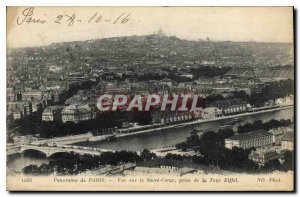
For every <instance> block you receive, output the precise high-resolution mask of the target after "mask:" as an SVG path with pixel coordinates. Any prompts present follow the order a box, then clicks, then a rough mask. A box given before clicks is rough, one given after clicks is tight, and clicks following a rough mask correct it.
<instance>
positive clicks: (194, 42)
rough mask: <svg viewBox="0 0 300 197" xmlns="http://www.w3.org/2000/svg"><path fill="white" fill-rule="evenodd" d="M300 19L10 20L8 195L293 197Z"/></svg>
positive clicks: (199, 11)
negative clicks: (242, 195) (280, 194)
mask: <svg viewBox="0 0 300 197" xmlns="http://www.w3.org/2000/svg"><path fill="white" fill-rule="evenodd" d="M294 51H295V49H294V8H293V7H83V6H80V7H46V6H26V7H14V6H8V7H7V8H6V184H7V185H6V189H7V190H8V191H289V192H291V191H294V190H295V186H294V183H295V180H294V178H295V170H294V169H295V132H296V131H295V121H296V120H295V114H294V113H295V86H296V85H295V80H296V73H295V61H294V59H295V57H294Z"/></svg>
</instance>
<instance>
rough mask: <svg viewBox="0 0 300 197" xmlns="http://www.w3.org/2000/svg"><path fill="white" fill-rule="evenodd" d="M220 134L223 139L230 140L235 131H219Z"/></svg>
mask: <svg viewBox="0 0 300 197" xmlns="http://www.w3.org/2000/svg"><path fill="white" fill-rule="evenodd" d="M218 134H219V135H220V136H221V137H222V138H223V139H226V138H229V137H231V136H233V135H234V131H233V130H232V129H231V128H225V129H219V131H218Z"/></svg>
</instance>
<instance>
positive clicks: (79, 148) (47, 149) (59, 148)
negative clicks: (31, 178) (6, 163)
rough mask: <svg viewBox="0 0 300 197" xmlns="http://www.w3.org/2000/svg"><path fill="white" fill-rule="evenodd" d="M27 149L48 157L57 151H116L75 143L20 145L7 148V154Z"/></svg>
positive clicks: (97, 153)
mask: <svg viewBox="0 0 300 197" xmlns="http://www.w3.org/2000/svg"><path fill="white" fill-rule="evenodd" d="M27 150H36V151H40V152H42V153H44V154H45V155H46V157H50V156H51V155H53V154H55V153H70V152H74V153H78V154H81V155H84V154H89V155H101V153H103V152H114V151H113V150H107V149H102V148H93V147H84V146H73V145H63V146H56V145H53V146H41V145H20V146H14V147H10V148H7V155H12V154H16V153H23V152H24V151H27Z"/></svg>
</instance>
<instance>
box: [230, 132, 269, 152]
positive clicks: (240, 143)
mask: <svg viewBox="0 0 300 197" xmlns="http://www.w3.org/2000/svg"><path fill="white" fill-rule="evenodd" d="M271 144H273V135H272V134H271V133H269V132H267V131H265V130H258V131H253V132H249V133H242V134H239V135H234V136H232V137H230V138H227V139H225V147H226V148H228V149H232V148H233V147H234V146H236V147H238V148H243V149H248V148H252V147H261V146H267V145H271Z"/></svg>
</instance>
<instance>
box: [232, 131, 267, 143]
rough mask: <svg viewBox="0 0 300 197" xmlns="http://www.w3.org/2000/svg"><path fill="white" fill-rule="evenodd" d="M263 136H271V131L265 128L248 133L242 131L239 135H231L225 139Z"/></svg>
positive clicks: (246, 138) (242, 139)
mask: <svg viewBox="0 0 300 197" xmlns="http://www.w3.org/2000/svg"><path fill="white" fill-rule="evenodd" d="M265 136H272V134H271V133H269V132H267V131H265V130H257V131H253V132H249V133H242V134H239V135H234V136H232V137H229V138H227V139H226V140H240V141H244V140H250V139H254V138H259V137H265Z"/></svg>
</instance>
